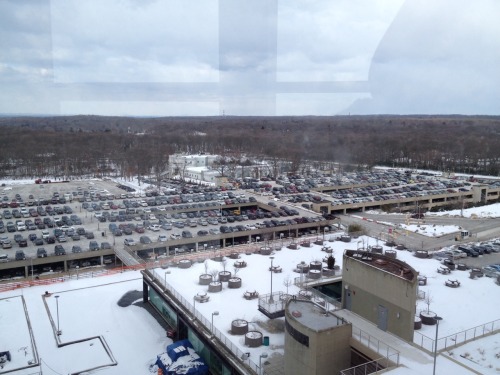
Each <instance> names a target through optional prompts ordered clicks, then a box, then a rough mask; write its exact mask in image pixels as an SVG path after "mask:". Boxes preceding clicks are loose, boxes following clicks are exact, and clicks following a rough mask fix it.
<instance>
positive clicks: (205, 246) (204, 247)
mask: <svg viewBox="0 0 500 375" xmlns="http://www.w3.org/2000/svg"><path fill="white" fill-rule="evenodd" d="M203 251H207V244H206V243H204V244H203Z"/></svg>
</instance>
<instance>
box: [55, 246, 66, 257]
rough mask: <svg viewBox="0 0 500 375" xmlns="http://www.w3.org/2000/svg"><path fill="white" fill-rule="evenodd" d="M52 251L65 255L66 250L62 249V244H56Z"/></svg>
mask: <svg viewBox="0 0 500 375" xmlns="http://www.w3.org/2000/svg"><path fill="white" fill-rule="evenodd" d="M54 253H55V254H56V255H66V250H65V249H64V247H63V246H62V245H56V246H55V247H54Z"/></svg>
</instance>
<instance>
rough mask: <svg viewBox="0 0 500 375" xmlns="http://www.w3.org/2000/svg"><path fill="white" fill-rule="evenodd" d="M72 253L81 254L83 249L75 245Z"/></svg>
mask: <svg viewBox="0 0 500 375" xmlns="http://www.w3.org/2000/svg"><path fill="white" fill-rule="evenodd" d="M71 252H72V253H81V252H82V247H81V246H78V245H73V247H71Z"/></svg>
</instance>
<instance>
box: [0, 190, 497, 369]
mask: <svg viewBox="0 0 500 375" xmlns="http://www.w3.org/2000/svg"><path fill="white" fill-rule="evenodd" d="M27 182H29V183H32V181H31V180H30V181H27ZM117 182H120V183H126V184H128V185H129V186H133V187H134V188H136V189H144V188H145V186H144V184H141V186H140V187H139V186H138V184H137V181H122V180H119V181H117ZM5 183H6V186H5V187H4V188H8V187H9V185H11V184H15V183H19V180H17V181H16V180H15V181H5ZM485 213H488V214H487V215H489V216H486V214H485ZM441 214H445V213H436V215H441ZM448 214H450V215H453V214H455V213H453V211H451V212H449V213H448ZM465 215H476V216H478V217H499V215H500V205H499V204H495V205H490V206H484V207H479V208H476V209H466V210H464V216H465ZM425 227H426V229H425V230H424V229H423V228H422V225H421V226H420V228H419V230H420V231H422V234H423V232H426V233H428V235H431V236H433V235H434V233H436V232H437V231H439V232H441V231H443V232H444V231H445V230H447V229H445V228H446V227H444V226H435V227H434V226H430V225H426V226H425ZM406 229H407V230H411V228H406ZM449 230H451V229H449ZM419 233H421V232H419ZM359 241H360V242H358V245H359V243H361V242H362V243H363V246H365V247H366V246H369V245H375V243H376V240H375V239H372V238H367V237H362V238H360V239H359ZM327 245H328V246H331V247H332V249H333V255H334V256H335V259H336V261H337V262H336V264H337V265H339V266H340V267H342V254H343V251H344V250H345V249H356V248H357V247H358V246H357V245H356V244H355V243H351V244H346V243H343V242H328V243H327ZM273 256H274V259H273V265H275V266H276V265H279V266H281V267H282V269H283V272H282V273H274V274H272V278H273V291H283V292H288V293H297V292H298V289H297V287H295V286H293V285H291V286H289V287H288V290H287V286H286V285H288V284H289V283H288V282H287V280H290V279H293V278H294V277H299V274H297V273H295V272H293V269H294V268H295V267H296V265H297V264H298V263H300V262H302V261H304V262H306V263H309V262H311V261H315V260H323V259H324V258H325V256H326V254H325V253H324V252H322V251H321V247H320V246H314V245H313V246H312V247H311V248H301V249H300V250H289V249H286V248H284V249H282V250H281V251H276V252H275V253H274V254H273ZM397 256H398V259H400V260H403V261H405V262H407V263H409V264H410V265H412V266H413V267H414V268H415V269H416V270H417V271H419V272H420V274H421V275H425V276H426V277H427V286H422V287H421V288H420V289H421V292H422V293H425V294H426V295H427V296H429V295H430V297H431V298H430V300H431V304H430V310H432V311H433V312H435V313H437V314H438V315H439V316H441V317H443V320H442V321H441V323H440V325H439V337H440V338H441V340H440V345H442V344H441V342H444V338H445V337H448V336H450V335H454V334H456V333H458V332H461V331H464V330H468V329H470V328H473V327H476V326H481V325H482V324H484V323H487V322H492V321H495V320H497V319H500V314H499V312H498V308H497V305H496V303H497V301H498V300H499V297H500V286H498V285H496V284H495V283H494V281H493V280H492V279H489V278H486V277H483V278H479V279H476V280H472V279H470V278H469V273H468V272H465V271H453V272H452V274H450V275H442V274H439V273H437V272H436V270H437V268H438V267H439V266H440V264H439V262H438V261H437V260H434V259H419V258H416V257H414V256H413V255H412V254H411V253H409V252H407V251H398V253H397ZM488 256H490V255H484V257H488ZM239 260H244V261H246V262H247V264H248V265H247V267H245V268H243V269H241V270H240V271H239V272H238V274H237V276H238V277H241V279H242V287H241V288H239V289H228V288H227V286H226V285H225V286H224V288H223V290H222V291H221V292H219V293H210V301H209V302H207V303H196V312H197V316H198V317H199V318H201V317H202V316H203V317H204V318H201V319H203V320H204V321H205V322H206V323H207V324H208V322H210V323H211V320H212V318H213V324H214V327H215V328H216V329H217V330H218V331H219V332H220V333H221V334H224V335H225V336H227V337H228V338H229V339H231V340H233V341H234V343H235V344H236V345H238V346H239V347H240V348H241V349H242V350H243V351H244V352H251V356H250V360H252V361H255V362H257V363H258V358H259V356H260V354H263V353H265V354H269V356H270V357H271V356H272V353H273V352H277V353H280V352H282V351H283V347H282V346H283V334H279V333H276V332H274V331H267V330H266V329H268V327H269V325H268V324H267V318H266V317H265V316H264V315H263V314H261V313H260V312H258V311H257V300H251V301H247V300H245V299H244V298H243V297H242V296H243V293H244V292H245V291H257V292H258V293H260V294H266V293H269V291H270V284H271V273H270V272H269V271H268V269H269V266H270V264H271V259H270V258H269V256H262V255H258V254H252V255H245V254H242V255H241V258H240V259H239ZM233 262H234V260H228V265H227V270H229V271H231V272H234V268H233ZM207 269H208V270H209V271H210V270H218V271H221V270H222V264H221V263H220V262H215V261H212V260H209V261H208V262H207ZM168 271H169V272H170V273H167V274H165V272H166V271H165V270H164V269H161V268H157V269H155V272H156V273H157V274H158V276H159V278H160V279H164V280H165V279H166V280H167V282H168V283H169V284H170V285H172V286H173V287H174V288H175V289H176V290H177V291H178V292H179V293H180V295H181V296H183V297H184V298H185V299H186V301H189V302H191V301H192V300H193V297H194V296H195V295H196V294H197V293H200V292H206V287H203V286H200V285H199V283H198V277H199V275H200V274H201V273H204V272H205V264H204V263H194V264H193V266H192V267H191V268H189V269H180V268H170V269H169V270H168ZM82 276H83V275H82ZM449 279H453V280H455V279H456V280H457V281H459V282H460V284H461V285H460V287H459V288H448V287H446V286H445V282H446V281H447V280H449ZM46 291H47V292H49V294H50V295H49V296H47V297H43V295H44V294H45V292H46ZM134 291H136V293H134ZM137 292H138V293H137ZM141 293H142V281H141V275H140V273H139V272H137V271H127V272H124V273H121V274H117V275H114V276H106V277H100V278H83V277H82V278H80V279H79V280H71V281H65V282H63V283H54V284H51V285H48V286H43V287H32V288H29V289H16V290H13V291H10V292H4V293H1V294H0V332H1V334H0V352H2V351H5V350H9V351H10V353H11V355H12V361H11V362H8V363H7V364H5V365H4V368H3V369H1V370H0V372H1V371H7V370H9V369H13V368H18V367H21V366H27V365H28V364H29V363H30V362H31V363H33V361H35V362H36V361H37V359H39V362H40V363H41V366H38V367H36V368H35V369H33V368H28V369H25V370H19V371H17V372H15V373H16V374H17V375H27V374H31V373H33V372H35V371H40V370H42V371H43V373H44V374H65V373H74V372H78V371H83V370H85V369H90V368H94V367H99V366H106V367H103V368H100V369H99V370H94V371H92V372H99V373H102V374H120V375H121V374H132V373H133V374H148V373H152V372H154V370H155V368H154V367H152V364H153V363H154V362H155V360H156V356H157V355H160V354H161V353H163V352H164V351H165V348H166V346H167V345H168V344H170V343H171V340H170V339H168V338H167V337H166V334H165V331H164V329H163V328H162V327H161V326H160V325H159V324H158V322H157V321H156V320H155V319H153V317H152V316H151V315H150V314H149V313H148V312H147V311H146V310H145V309H144V308H143V307H140V304H134V302H139V301H140V300H141V298H142V295H141ZM56 295H58V296H59V297H58V303H56V298H55V296H56ZM124 295H127V296H128V303H127V304H125V305H126V306H124V307H121V306H119V305H118V302H119V301H120V299H121V298H122V297H123V296H124ZM21 297H24V300H25V302H26V309H24V306H23V302H22V298H21ZM44 301H46V304H45V303H44ZM122 302H123V300H122ZM57 305H58V307H59V308H57ZM122 305H124V304H123V303H122ZM191 307H192V306H191ZM425 309H427V305H426V303H425V300H423V299H422V300H419V301H418V306H417V313H418V312H419V311H421V310H425ZM57 310H59V311H57ZM215 311H217V312H218V313H219V314H218V315H212V313H214V312H215ZM58 315H59V319H57V316H58ZM234 319H245V320H247V321H248V322H251V323H250V324H251V327H252V328H255V329H258V330H260V331H262V332H263V334H264V335H265V336H269V340H270V345H269V346H261V347H258V348H252V349H250V348H246V347H245V346H244V345H243V343H242V340H243V338H242V337H235V336H231V335H230V334H229V333H228V331H229V330H230V327H231V322H232V321H233V320H234ZM58 320H59V325H60V329H61V331H62V335H61V336H60V337H59V340H60V342H61V343H63V344H64V343H68V342H69V341H73V340H76V341H79V342H75V343H72V344H69V345H66V346H62V347H58V345H57V340H56V338H57V336H55V334H54V332H55V331H56V330H57V321H58ZM498 324H499V323H498V322H496V325H495V327H496V328H498ZM266 327H267V328H266ZM479 330H483V328H482V327H481V328H480V329H479ZM417 332H418V333H416V334H415V342H416V343H419V340H420V342H421V341H427V342H428V341H429V340H432V339H433V338H434V335H435V326H425V325H424V326H423V327H422V329H421V330H419V331H417ZM469 332H470V331H469ZM421 335H425V336H426V337H423V336H421ZM469 337H470V336H469ZM32 340H33V341H32ZM449 340H453V336H452V337H450V338H449ZM499 342H500V335H499V334H495V335H492V336H489V337H485V338H481V339H479V340H476V341H473V342H471V343H468V344H466V345H461V346H459V347H457V348H455V349H453V350H449V351H444V352H443V354H442V355H440V356H439V358H438V361H437V372H438V373H447V369H449V370H450V371H453V372H454V374H455V375H458V374H462V373H463V374H469V373H471V372H470V371H469V370H467V369H465V368H460V367H459V370H457V368H456V366H455V367H452V366H451V365H450V363H451V362H450V361H449V360H446V359H445V356H450V357H452V358H453V359H454V360H456V361H458V362H461V363H463V364H464V365H465V366H468V367H470V368H473V369H475V371H477V372H478V373H483V374H498V373H500V344H499ZM32 343H34V345H32ZM35 347H36V349H35ZM108 347H109V350H107V348H108ZM35 353H37V355H36V354H35ZM114 360H116V362H117V364H116V365H115V366H108V365H109V364H111V363H112V362H113V361H114ZM402 365H403V366H401V367H400V368H398V369H396V370H393V371H391V373H394V374H398V375H399V374H422V373H431V371H432V365H429V363H427V362H426V363H421V362H419V361H412V360H407V361H406V362H404V363H403V364H402ZM448 366H450V367H448ZM451 369H453V370H451ZM89 373H90V372H89Z"/></svg>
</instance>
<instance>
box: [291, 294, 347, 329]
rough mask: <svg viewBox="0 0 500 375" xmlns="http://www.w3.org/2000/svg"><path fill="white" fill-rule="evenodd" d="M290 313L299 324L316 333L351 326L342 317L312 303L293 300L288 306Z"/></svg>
mask: <svg viewBox="0 0 500 375" xmlns="http://www.w3.org/2000/svg"><path fill="white" fill-rule="evenodd" d="M287 311H288V313H289V314H290V315H291V316H292V317H293V318H294V319H295V320H296V321H297V322H299V323H301V324H302V325H304V326H305V327H307V328H309V329H312V330H314V331H322V330H326V329H330V328H332V327H336V326H340V325H344V324H349V323H348V322H347V321H346V320H344V319H343V318H341V317H338V316H336V315H335V314H332V313H331V312H325V308H324V307H322V306H319V305H317V304H316V303H313V302H311V301H305V300H298V299H291V300H290V302H289V303H288V305H287Z"/></svg>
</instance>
